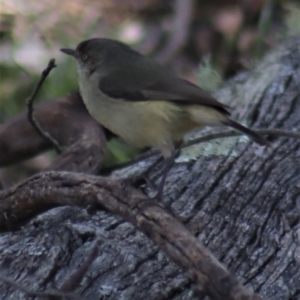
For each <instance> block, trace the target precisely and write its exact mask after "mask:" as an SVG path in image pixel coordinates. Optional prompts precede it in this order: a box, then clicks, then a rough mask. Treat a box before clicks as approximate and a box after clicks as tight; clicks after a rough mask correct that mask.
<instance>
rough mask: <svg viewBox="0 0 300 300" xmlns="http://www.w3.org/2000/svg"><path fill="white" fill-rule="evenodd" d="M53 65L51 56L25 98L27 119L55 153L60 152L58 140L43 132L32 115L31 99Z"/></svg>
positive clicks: (53, 61)
mask: <svg viewBox="0 0 300 300" xmlns="http://www.w3.org/2000/svg"><path fill="white" fill-rule="evenodd" d="M55 67H56V65H55V59H54V58H52V59H50V61H49V63H48V66H47V68H46V69H45V70H44V71H43V72H42V74H41V77H40V80H39V81H38V83H37V84H36V86H35V88H34V90H33V92H32V94H31V96H30V97H29V98H27V99H26V104H27V107H28V114H27V116H28V120H29V122H30V123H31V124H32V126H33V127H34V129H35V130H36V131H37V133H38V134H39V135H40V136H41V137H43V138H45V139H46V140H48V141H49V142H50V143H51V144H52V145H53V147H54V148H55V150H56V152H57V153H62V149H61V147H60V146H59V143H58V141H56V140H55V139H54V138H52V137H51V135H50V134H49V133H48V132H45V131H44V130H43V129H42V128H41V126H40V125H39V123H38V122H37V121H36V119H35V118H34V116H33V101H34V99H35V97H36V95H37V93H38V92H39V90H40V89H41V87H42V85H43V83H44V81H45V79H46V78H47V76H48V75H49V73H50V72H51V70H52V69H53V68H55Z"/></svg>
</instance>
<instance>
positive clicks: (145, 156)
mask: <svg viewBox="0 0 300 300" xmlns="http://www.w3.org/2000/svg"><path fill="white" fill-rule="evenodd" d="M253 131H254V132H256V133H259V134H262V135H269V136H273V137H276V136H283V137H291V138H295V139H300V132H294V131H287V130H281V129H256V130H253ZM241 135H244V133H242V132H240V131H236V130H227V131H221V132H214V133H209V134H206V135H202V136H200V137H197V138H195V139H191V140H189V141H187V142H185V143H184V144H183V146H182V148H187V147H190V146H193V145H197V144H201V143H205V142H209V141H211V140H215V139H221V138H227V137H235V136H241ZM158 154H159V151H158V150H153V149H152V150H149V151H147V152H145V153H142V154H141V155H139V156H137V157H136V158H134V159H132V160H130V161H126V162H123V163H119V164H115V165H113V166H110V167H108V168H103V169H102V170H101V173H103V174H108V173H110V172H112V171H114V170H117V169H122V168H126V167H128V166H131V165H134V164H136V163H138V162H140V161H143V160H146V159H148V158H150V157H153V156H154V155H158Z"/></svg>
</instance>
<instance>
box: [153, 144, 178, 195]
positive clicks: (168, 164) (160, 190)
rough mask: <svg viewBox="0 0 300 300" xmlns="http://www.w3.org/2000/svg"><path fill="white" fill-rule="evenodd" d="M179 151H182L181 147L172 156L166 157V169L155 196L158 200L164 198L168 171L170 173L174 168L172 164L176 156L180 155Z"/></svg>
mask: <svg viewBox="0 0 300 300" xmlns="http://www.w3.org/2000/svg"><path fill="white" fill-rule="evenodd" d="M179 153H180V149H177V150H175V151H174V152H173V154H172V156H170V157H169V158H167V159H166V162H165V169H164V170H163V173H162V178H161V181H160V183H159V186H158V188H157V194H156V195H155V197H154V198H155V199H157V200H161V199H162V196H163V192H164V186H165V182H166V179H167V176H168V173H169V171H170V169H171V168H172V166H173V165H174V162H175V158H176V157H177V156H178V154H179Z"/></svg>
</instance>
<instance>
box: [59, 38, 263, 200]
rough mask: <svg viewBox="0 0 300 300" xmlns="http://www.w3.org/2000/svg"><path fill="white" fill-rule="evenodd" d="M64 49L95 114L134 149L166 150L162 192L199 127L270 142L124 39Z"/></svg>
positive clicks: (100, 41)
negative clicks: (181, 146)
mask: <svg viewBox="0 0 300 300" xmlns="http://www.w3.org/2000/svg"><path fill="white" fill-rule="evenodd" d="M61 51H62V52H64V53H66V54H69V55H71V56H73V57H74V58H75V61H76V65H77V72H78V83H79V87H80V92H81V95H82V98H83V101H84V103H85V105H86V107H87V109H88V111H89V113H90V114H91V115H92V117H94V118H95V119H96V120H97V121H98V122H99V123H100V124H102V125H103V126H104V127H106V128H107V129H109V130H110V131H112V132H113V133H115V134H116V135H117V136H119V137H121V138H122V139H123V140H125V141H126V142H127V143H128V144H130V145H132V146H134V147H137V148H145V147H155V148H158V149H159V150H160V151H161V153H162V156H163V157H164V158H165V159H166V167H165V171H164V174H163V176H162V180H161V183H160V185H159V188H158V196H161V195H162V192H163V186H164V183H165V179H166V176H167V173H168V171H169V169H170V168H171V166H172V164H173V162H174V158H175V153H176V151H175V145H176V144H177V143H180V142H181V141H182V140H183V138H184V136H185V135H186V134H187V133H189V132H191V131H193V130H195V129H200V128H203V127H204V126H219V125H227V126H230V127H232V128H234V129H237V130H239V131H241V132H243V133H245V134H246V135H248V136H249V137H250V138H251V139H253V140H254V141H255V142H257V143H258V144H261V145H269V142H268V141H267V140H266V139H265V138H263V137H262V136H261V135H259V134H257V133H255V132H254V131H252V130H251V129H249V128H247V127H245V126H243V125H241V124H239V123H237V122H236V121H234V120H232V119H230V113H229V111H228V108H229V107H228V106H227V105H225V104H222V103H220V102H219V101H217V100H216V99H215V98H214V97H213V96H212V95H210V94H209V93H208V92H206V91H204V90H203V89H201V88H200V87H198V86H197V85H195V84H193V83H191V82H189V81H187V80H184V79H181V78H179V77H178V76H176V75H175V74H173V73H172V72H171V71H170V70H168V69H167V68H165V67H163V66H161V65H159V64H158V63H157V62H155V61H154V60H153V59H151V58H149V57H146V56H143V55H142V54H140V53H138V52H136V51H134V50H133V49H131V48H130V47H129V46H127V45H125V44H123V43H121V42H118V41H115V40H111V39H105V38H95V39H90V40H86V41H83V42H81V43H80V44H79V45H78V46H77V47H76V49H75V50H73V49H61Z"/></svg>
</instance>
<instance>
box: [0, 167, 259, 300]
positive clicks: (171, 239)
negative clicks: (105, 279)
mask: <svg viewBox="0 0 300 300" xmlns="http://www.w3.org/2000/svg"><path fill="white" fill-rule="evenodd" d="M95 203H96V204H97V205H99V207H100V208H103V209H105V210H107V211H109V212H111V213H112V214H115V215H120V216H122V217H123V218H125V219H126V220H128V221H130V222H131V223H132V224H134V225H135V226H136V227H137V228H138V229H139V230H140V231H142V232H144V233H145V234H146V235H147V236H150V238H151V239H152V240H153V241H154V242H156V243H157V244H158V245H159V246H160V247H161V248H162V249H163V250H164V251H165V252H166V253H167V254H168V255H169V256H170V257H171V258H172V259H173V260H174V261H175V262H176V263H177V264H178V265H179V266H181V267H182V268H183V269H184V270H186V271H188V273H189V274H190V275H191V277H192V278H193V279H194V280H195V281H196V284H197V287H198V288H199V289H200V290H201V291H204V292H205V293H206V294H207V295H210V296H211V297H212V298H214V299H228V300H261V299H262V298H261V297H259V296H257V295H254V294H253V292H252V291H251V290H249V289H247V288H246V287H244V286H242V285H241V284H240V283H239V282H238V281H237V279H236V278H235V277H234V276H232V275H231V274H230V273H229V272H228V271H227V270H226V268H225V267H224V266H223V265H221V263H219V262H218V261H217V259H216V258H215V257H214V256H213V255H212V254H211V253H210V252H209V250H208V249H206V248H205V247H204V246H203V245H202V244H201V243H200V242H199V241H198V240H197V239H196V238H195V237H194V236H193V235H192V234H191V233H190V232H189V231H188V230H187V229H186V228H185V227H184V226H183V225H182V224H181V223H180V222H178V221H177V220H176V219H175V218H174V217H172V216H171V215H170V214H168V213H167V212H166V211H165V210H164V209H163V208H162V207H160V206H159V205H158V204H156V203H155V202H154V201H153V200H150V199H149V198H147V197H146V196H145V195H144V194H142V193H141V192H139V191H138V190H136V189H134V188H132V187H129V186H124V182H123V181H122V180H116V179H115V180H113V179H109V178H108V179H103V178H99V177H95V176H88V175H83V174H77V173H67V172H47V173H41V174H38V175H35V176H33V177H31V178H29V179H28V180H26V181H24V182H23V183H21V184H19V185H17V186H16V187H13V188H11V189H9V190H7V191H5V192H3V193H0V211H1V212H2V214H1V215H0V228H2V229H3V228H5V227H6V224H7V222H8V221H10V222H11V221H12V219H13V222H16V221H21V220H24V219H26V218H28V217H30V216H33V215H36V214H37V213H38V212H40V211H43V210H46V209H47V208H49V207H54V206H59V205H76V206H81V207H88V206H89V205H95Z"/></svg>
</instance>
